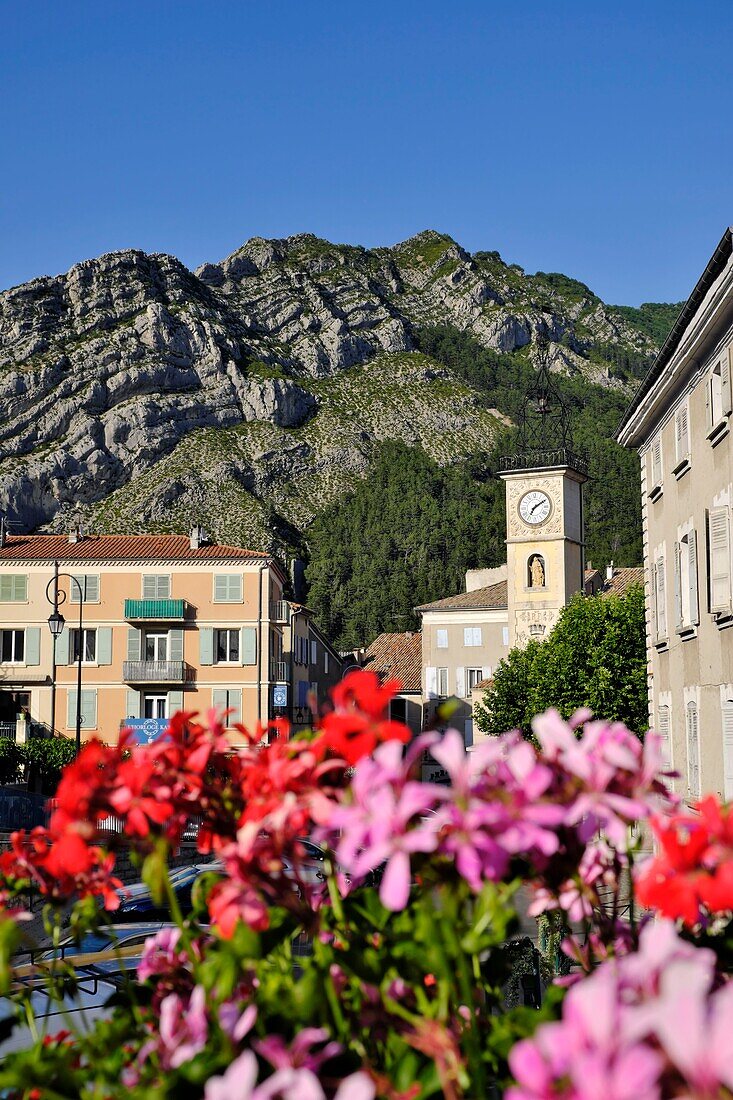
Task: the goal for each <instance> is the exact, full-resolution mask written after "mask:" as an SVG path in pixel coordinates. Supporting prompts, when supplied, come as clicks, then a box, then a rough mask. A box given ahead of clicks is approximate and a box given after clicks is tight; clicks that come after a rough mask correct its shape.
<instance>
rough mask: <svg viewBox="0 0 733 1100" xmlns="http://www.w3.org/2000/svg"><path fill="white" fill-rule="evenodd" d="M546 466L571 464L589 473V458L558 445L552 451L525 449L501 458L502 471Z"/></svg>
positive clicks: (507, 471) (572, 466)
mask: <svg viewBox="0 0 733 1100" xmlns="http://www.w3.org/2000/svg"><path fill="white" fill-rule="evenodd" d="M546 466H569V467H570V468H571V469H573V470H577V472H578V473H579V474H586V475H587V473H588V459H587V458H586V457H585V455H581V454H578V453H577V452H576V451H571V450H570V449H569V448H568V447H556V448H555V450H552V451H523V452H520V453H519V454H513V455H502V457H501V458H500V459H499V470H500V471H501V472H502V473H511V472H512V471H513V470H536V469H538V468H542V469H544V468H545V467H546Z"/></svg>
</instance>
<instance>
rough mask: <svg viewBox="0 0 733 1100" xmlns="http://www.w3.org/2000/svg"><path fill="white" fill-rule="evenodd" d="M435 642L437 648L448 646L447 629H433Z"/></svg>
mask: <svg viewBox="0 0 733 1100" xmlns="http://www.w3.org/2000/svg"><path fill="white" fill-rule="evenodd" d="M435 644H436V646H437V647H438V649H447V648H448V631H447V629H441V630H436V631H435Z"/></svg>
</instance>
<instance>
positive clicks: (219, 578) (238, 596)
mask: <svg viewBox="0 0 733 1100" xmlns="http://www.w3.org/2000/svg"><path fill="white" fill-rule="evenodd" d="M241 602H242V574H241V573H215V574H214V603H241Z"/></svg>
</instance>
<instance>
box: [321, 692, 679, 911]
mask: <svg viewBox="0 0 733 1100" xmlns="http://www.w3.org/2000/svg"><path fill="white" fill-rule="evenodd" d="M587 717H588V716H587V714H585V713H583V712H580V713H578V714H577V715H576V716H575V718H574V719H573V720H571V722H569V723H568V722H565V721H563V719H562V718H561V717H560V715H559V714H557V713H556V712H554V711H548V712H547V713H546V714H545V715H542V716H541V717H539V718H537V719H536V721H535V725H534V733H535V736H536V738H537V741H538V743H539V748H535V747H534V746H533V745H531V744H530V743H529V742H527V741H524V740H522V738H521V736H520V735H519V734H518V733H516V732H514V733H507V734H504V735H503V736H501V737H496V738H491V739H490V740H488V741H486V742H484V743H482V744H480V745H478V746H476V747H475V748H474V750H473V751H472V752H471V753H469V754H467V753H466V751H465V749H464V747H463V740H462V738H461V736H460V734H458V733H457V732H456V731H455V730H451V731H448V732H447V733H446V734H445V735H444V736H443V738H442V739H440V740H438V739H437V737H436V736H435V735H427V736H426V737H424V738H421V739H418V740H417V741H416V742H415V744H414V745H413V746H412V747H411V748H410V750H409V751H408V752H407V754H406V755H404V756H403V754H402V752H401V749H400V746H399V744H395V743H388V744H385V745H382V746H381V747H380V748H378V749H376V751H375V752H374V753H373V755H372V756H369V757H364V758H363V759H362V760H361V761H359V763H357V765H356V767H355V769H354V775H353V779H352V782H351V785H350V787H349V788H348V790H346V791H345V792H339V797H340V804H339V805H338V806H337V807H336V808H335V809H334V810H333V812H332V813H331V814H330V816H329V817H328V820H327V821H326V822H324V824H323V825H322V827H321V830H320V836H321V838H322V839H323V840H324V841H325V842H326V843H329V844H331V845H333V846H334V847H335V849H336V854H337V858H338V861H339V864H340V865H341V866H342V867H343V869H344V870H346V871H347V872H348V873H349V875H350V876H351V883H352V884H353V885H358V884H359V883H361V882H363V881H364V880H365V879H366V877H367V875H368V874H369V872H371V871H373V870H374V869H375V868H377V867H378V866H380V865H381V864H385V870H384V875H383V878H382V884H381V888H380V897H381V900H382V902H383V903H384V905H385V906H386V907H387V908H390V909H395V910H396V909H402V908H404V906H405V904H406V903H407V898H408V894H409V884H410V881H411V877H412V874H413V871H412V869H411V861H410V857H411V855H414V854H415V853H437V854H438V855H440V856H444V857H447V858H448V859H449V860H450V861H451V862H452V863H453V862H454V863H455V867H456V869H457V871H458V873H459V874H460V875H461V876H462V877H463V878H464V879H465V880H466V881H467V882H468V884H469V885H470V886H471V888H472V889H473V890H475V891H478V890H480V888H481V885H482V883H484V882H486V881H492V882H496V881H499V880H501V879H503V878H505V877H506V876H507V875H509V874H510V872H511V871H512V869H516V866H517V863H518V862H519V861H521V862H522V864H523V865H525V868H527V867H528V868H529V879H530V881H531V884H532V887H533V890H534V901H533V905H532V909H531V912H533V913H540V912H542V911H543V910H546V909H550V908H554V907H560V908H562V909H564V910H566V911H567V912H568V914H569V915H570V917H571V919H574V920H575V919H580V918H582V917H585V916H588V915H589V914H590V913H591V911H592V909H593V908H594V907H595V906H597V905H598V904H599V898H600V893H601V888H602V887H604V886H612V887H615V886H617V884H618V873H619V870H620V867H621V866H622V865H623V864H624V862H625V853H626V851H627V846H628V842H629V828H630V826H631V825H632V824H633V823H634V822H635V821H637V820H640V819H643V818H647V817H649V816H650V815H651V814H652V812H653V811H654V810H655V809H658V808H659V807H660V806H662V805H665V804H669V801H670V796H669V793H668V791H667V789H666V787H665V786H664V784H663V782H662V781H661V779H660V778H659V772H660V768H661V756H660V751H659V743H658V740H657V738H656V737H655V735H653V734H651V735H649V736H648V738H647V740H646V742H645V744H644V745H642V743H641V742H640V741H639V739H638V738H637V737H635V736H634V735H633V734H632V733H630V732H629V730H627V729H626V727H625V726H623V725H621V724H620V723H608V722H598V721H587V722H586V723H585V725H583V722H584V720H585V719H587ZM425 749H428V750H429V752H430V754H431V755H432V757H433V758H434V759H435V760H436V761H437V762H438V763H439V764H441V765H442V766H443V768H444V769H445V771H446V772H447V774H448V776H449V779H450V783H449V784H448V785H446V786H441V785H437V784H431V783H421V782H418V781H416V780H415V779H414V778H413V772H414V768H415V764H416V761H417V759H418V757H419V755H420V753H421V752H422V751H424V750H425Z"/></svg>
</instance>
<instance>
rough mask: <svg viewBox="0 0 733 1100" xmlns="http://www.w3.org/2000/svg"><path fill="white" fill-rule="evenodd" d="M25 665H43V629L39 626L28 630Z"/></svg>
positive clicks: (26, 634)
mask: <svg viewBox="0 0 733 1100" xmlns="http://www.w3.org/2000/svg"><path fill="white" fill-rule="evenodd" d="M25 663H26V664H27V665H40V663H41V628H40V627H39V626H29V627H27V628H26V632H25Z"/></svg>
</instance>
